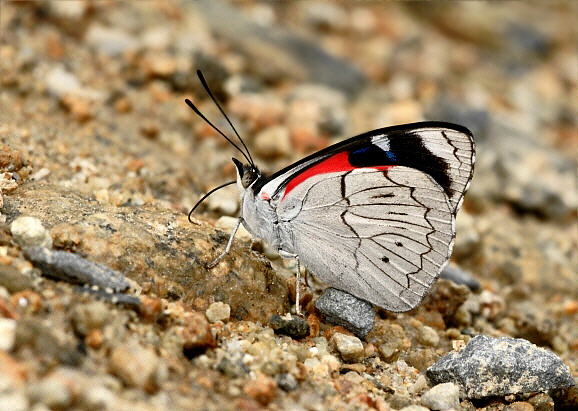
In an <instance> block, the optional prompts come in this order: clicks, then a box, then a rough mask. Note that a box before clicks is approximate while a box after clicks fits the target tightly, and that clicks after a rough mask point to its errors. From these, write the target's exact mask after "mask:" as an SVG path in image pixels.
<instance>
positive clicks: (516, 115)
mask: <svg viewBox="0 0 578 411" xmlns="http://www.w3.org/2000/svg"><path fill="white" fill-rule="evenodd" d="M1 7H2V10H1V11H2V13H1V21H0V23H1V30H2V32H1V39H2V47H1V50H0V52H1V56H0V58H1V62H2V65H1V74H2V79H1V81H2V92H1V94H0V104H1V106H2V110H1V113H0V120H1V127H0V137H1V138H2V140H3V142H4V143H6V144H9V145H11V146H12V147H18V148H19V149H20V150H22V151H23V152H24V153H25V156H26V157H27V158H28V159H30V161H31V163H33V165H34V170H30V171H29V172H28V174H30V175H29V176H28V175H23V176H21V177H26V178H28V177H29V178H31V179H34V180H42V181H47V182H52V183H57V184H59V185H61V186H64V187H67V188H70V189H71V190H74V191H78V192H82V193H88V194H90V195H92V196H93V197H94V198H96V199H97V200H98V201H101V202H104V203H110V204H114V205H117V206H120V205H142V204H145V203H151V202H156V203H158V204H163V205H164V206H166V207H169V208H171V209H174V210H177V211H180V212H186V211H187V210H188V209H190V207H191V206H192V205H193V204H194V203H195V202H196V200H197V199H198V198H199V197H200V195H202V193H204V192H205V191H206V190H208V189H210V188H211V187H213V186H215V185H216V184H218V183H222V182H224V181H228V180H230V179H231V178H233V177H234V168H233V164H232V163H231V161H230V158H231V156H233V155H234V156H237V157H239V156H240V155H239V153H237V152H235V149H234V148H233V147H231V146H230V145H229V144H228V143H227V142H226V141H225V140H224V139H223V138H222V137H221V136H219V135H218V134H217V133H216V132H214V131H213V130H212V129H211V128H210V127H209V126H208V125H207V124H206V123H204V122H203V121H202V120H201V119H200V118H198V117H197V116H196V115H195V114H194V113H193V112H192V111H191V110H190V109H189V108H188V107H187V106H186V105H185V104H184V99H185V98H190V99H192V100H193V101H194V102H195V104H197V105H198V106H199V108H200V109H201V110H202V112H204V113H205V115H206V116H207V117H208V118H209V119H211V120H212V121H213V122H214V123H215V124H217V125H218V126H219V127H220V128H221V129H222V130H223V131H224V132H225V133H227V134H229V135H232V132H231V130H230V129H229V127H228V125H227V124H226V122H225V119H224V118H223V117H222V116H221V115H220V113H219V112H218V110H217V108H216V107H215V105H214V104H213V103H212V102H211V101H210V100H209V99H208V96H207V95H206V93H205V92H204V90H203V89H202V87H201V85H200V82H199V81H198V78H197V76H196V74H195V72H196V70H197V69H201V70H202V71H203V73H204V75H205V76H206V78H207V81H208V83H209V86H210V87H211V88H212V89H213V91H214V93H215V94H216V96H217V98H218V99H219V100H220V101H221V103H222V104H223V106H224V107H225V109H226V111H227V112H228V114H229V116H230V117H231V120H232V121H233V124H235V125H236V127H237V129H238V130H239V132H240V134H241V136H243V138H244V139H245V141H246V143H247V144H248V146H249V147H250V149H251V151H252V153H253V155H254V156H255V157H256V159H257V163H258V164H259V166H260V167H261V169H262V170H263V171H265V172H274V171H275V170H278V169H279V168H280V167H283V166H285V165H288V164H290V163H291V162H293V161H295V160H297V159H299V158H301V157H302V156H304V155H306V154H309V153H311V152H313V151H316V150H318V149H321V148H323V147H325V146H327V145H328V144H331V143H333V142H336V141H339V140H342V139H345V138H348V137H351V136H353V135H356V134H359V133H362V132H365V131H367V130H370V129H374V128H377V127H383V126H388V125H394V124H400V123H407V122H414V121H420V120H425V119H429V120H444V121H450V122H455V123H458V124H461V125H465V126H467V127H469V128H470V129H471V130H472V131H473V133H474V136H475V140H476V144H477V147H478V149H477V163H476V172H475V175H474V180H473V184H472V186H471V189H470V192H469V194H468V196H467V197H466V203H465V210H464V212H462V213H460V214H462V215H463V216H462V217H461V218H460V221H459V223H463V224H462V225H463V226H464V229H463V230H464V232H463V233H462V232H460V230H459V229H458V244H457V247H456V256H459V255H460V254H463V255H465V254H468V253H470V252H471V251H472V250H473V249H475V248H476V247H474V246H472V245H471V244H470V246H464V247H462V248H460V238H469V239H470V240H468V241H470V243H471V242H472V241H473V240H472V239H474V240H475V239H476V238H477V239H478V240H479V239H480V233H481V231H480V230H489V231H491V232H494V231H499V228H500V226H501V224H498V223H497V220H496V219H498V218H499V217H497V216H495V215H492V216H489V215H488V214H485V213H490V214H491V213H498V212H497V211H496V210H500V212H499V213H498V214H497V215H499V216H501V217H500V218H504V219H506V220H509V219H510V217H511V216H515V217H520V218H532V221H533V222H536V224H541V223H544V222H554V224H555V226H556V230H562V231H563V232H564V233H565V234H564V237H565V238H566V239H567V241H570V243H571V244H572V245H575V244H576V235H577V234H576V224H575V222H576V207H577V204H578V195H577V192H576V189H577V179H576V153H577V144H578V142H577V136H576V112H577V110H576V109H577V105H578V98H577V93H576V90H577V75H578V74H577V71H578V57H577V52H576V38H577V32H576V31H577V26H576V24H575V21H576V20H575V17H576V16H577V6H576V4H575V3H573V2H548V3H547V4H546V3H543V4H536V3H531V4H528V3H523V2H500V3H486V2H464V3H451V2H450V3H448V2H443V3H434V4H432V3H405V2H403V3H401V2H400V3H395V2H393V3H364V2H361V3H355V4H353V3H348V2H342V3H333V2H331V3H330V2H295V3H289V2H253V1H248V2H224V1H218V2H211V1H199V2H168V1H147V2H109V1H103V2H88V1H67V2H60V1H52V2H51V1H38V2H37V1H34V2H26V1H19V2H2V4H1ZM237 207H238V205H237V195H236V188H235V187H234V186H232V187H228V188H227V189H223V190H222V191H220V192H218V193H216V194H215V195H214V196H213V197H211V198H210V199H209V200H208V201H207V203H206V207H205V211H208V212H211V213H212V216H213V217H217V216H219V215H223V214H226V215H235V213H236V212H237ZM472 213H473V214H478V215H480V217H482V218H479V217H476V218H472V217H471V214H472ZM505 213H506V214H505ZM507 213H511V214H507ZM484 216H487V219H486V218H484ZM559 222H564V223H563V224H559ZM568 222H571V223H570V225H568ZM468 230H469V231H468ZM566 230H568V231H566ZM468 232H469V234H468ZM478 240H476V241H478ZM464 242H465V243H467V241H466V240H464ZM509 242H510V241H509V240H508V241H506V243H509ZM472 244H474V245H475V244H478V243H476V242H475V241H474V243H472ZM466 245H467V244H466ZM509 247H511V244H508V245H507V248H509ZM541 248H542V250H543V249H544V247H541ZM546 248H548V247H546ZM551 248H553V249H558V248H559V246H558V245H552V247H551ZM570 250H571V247H568V248H564V250H563V251H560V256H559V258H561V259H562V261H563V265H566V266H567V267H572V268H573V269H575V268H576V253H575V252H573V251H570ZM503 251H505V250H503ZM553 252H554V251H553ZM568 253H570V254H568ZM570 263H571V264H570ZM489 271H492V270H489ZM522 271H523V270H522ZM571 271H574V272H573V274H575V270H571ZM548 277H550V276H548ZM574 280H575V279H573V280H572V281H574ZM544 282H545V283H547V284H548V285H549V280H544ZM566 285H568V284H566ZM562 288H564V287H562Z"/></svg>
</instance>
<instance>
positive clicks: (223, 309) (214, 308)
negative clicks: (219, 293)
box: [205, 301, 231, 323]
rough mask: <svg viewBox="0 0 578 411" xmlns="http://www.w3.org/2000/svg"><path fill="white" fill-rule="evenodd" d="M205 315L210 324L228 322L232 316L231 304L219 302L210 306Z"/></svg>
mask: <svg viewBox="0 0 578 411" xmlns="http://www.w3.org/2000/svg"><path fill="white" fill-rule="evenodd" d="M205 315H206V316H207V319H208V320H209V322H210V323H216V322H217V321H227V320H228V319H229V316H230V315H231V307H230V306H229V304H225V303H222V302H221V301H217V302H215V303H212V304H211V305H209V308H207V311H205Z"/></svg>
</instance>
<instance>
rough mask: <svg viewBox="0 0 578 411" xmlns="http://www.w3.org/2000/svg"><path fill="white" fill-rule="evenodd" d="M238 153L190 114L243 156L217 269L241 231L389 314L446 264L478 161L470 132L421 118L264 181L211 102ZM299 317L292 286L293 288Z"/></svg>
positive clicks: (410, 302)
mask: <svg viewBox="0 0 578 411" xmlns="http://www.w3.org/2000/svg"><path fill="white" fill-rule="evenodd" d="M197 75H198V76H199V79H200V80H201V83H202V84H203V86H204V88H205V90H206V91H207V93H208V94H209V96H210V97H211V98H212V100H213V101H214V103H215V104H216V105H217V107H218V108H219V110H220V111H221V113H222V114H223V115H224V116H225V118H226V120H227V121H228V123H229V125H230V126H231V128H232V129H233V130H234V132H235V134H236V135H237V137H238V138H239V140H240V141H241V144H242V146H243V149H244V150H243V149H241V148H240V147H239V146H238V145H237V144H235V143H234V142H233V141H232V140H231V139H230V138H229V137H227V136H226V135H225V134H224V133H222V132H221V131H220V130H219V129H218V128H217V127H216V126H214V125H213V124H212V123H211V122H210V121H209V120H208V119H207V118H206V117H205V116H204V115H203V114H202V113H201V112H200V111H199V110H198V109H197V107H196V106H195V105H194V104H193V103H192V102H191V101H190V100H188V99H187V100H185V101H186V103H187V104H188V105H189V107H191V108H192V109H193V110H194V111H195V113H196V114H197V115H199V116H200V117H201V118H202V119H203V120H205V121H206V122H207V123H208V124H209V125H210V126H212V127H213V128H214V129H215V130H216V131H217V132H219V133H220V134H221V135H222V136H223V137H225V138H226V139H227V140H228V141H229V142H230V143H231V144H232V145H233V146H234V147H236V148H237V149H238V150H239V151H240V152H241V153H242V155H243V157H244V158H245V160H246V163H243V162H241V161H239V160H237V159H235V158H233V162H234V164H235V168H236V173H237V178H236V180H234V181H231V182H228V183H225V184H223V185H221V186H219V187H216V188H215V189H213V190H211V191H209V192H208V193H207V194H206V195H205V196H203V197H202V198H201V200H200V201H199V202H198V203H197V205H196V206H195V207H194V208H193V209H192V210H191V212H190V213H189V219H190V216H191V214H192V212H193V211H194V210H195V208H196V207H197V206H198V205H199V204H200V203H201V202H202V201H203V200H204V199H205V198H206V197H207V196H209V195H210V194H212V193H213V192H214V191H216V190H217V189H220V188H222V187H224V186H226V185H229V184H236V185H237V188H238V189H239V196H240V202H241V204H240V210H241V212H240V217H239V219H238V221H237V224H236V226H235V228H234V230H233V233H232V235H231V237H230V240H229V242H228V244H227V246H226V248H225V250H224V252H223V253H222V254H220V255H219V257H217V259H216V260H215V261H214V262H213V263H212V264H211V265H209V267H213V266H215V265H216V264H217V263H218V262H219V261H220V260H221V259H222V258H223V257H224V256H225V255H226V254H227V253H228V252H229V250H230V248H231V244H232V241H233V238H234V236H235V233H236V232H237V230H238V228H239V226H240V225H241V224H243V226H244V227H245V228H246V229H247V231H249V233H251V235H252V236H253V237H256V238H260V239H262V240H264V241H265V242H266V243H267V244H269V245H270V246H271V247H273V248H274V249H276V250H277V251H278V253H279V255H280V256H281V257H282V258H295V259H296V260H297V281H298V283H297V284H299V273H300V265H301V264H302V265H303V266H304V267H305V268H306V269H307V271H308V272H309V273H310V274H312V275H313V276H314V277H316V278H317V279H319V280H321V281H323V282H325V283H327V284H329V285H330V286H332V287H334V288H337V289H340V290H343V291H345V292H348V293H350V294H352V295H354V296H356V297H358V298H360V299H363V300H366V301H369V302H371V303H373V304H375V305H376V306H378V307H381V308H384V309H386V310H388V311H393V312H403V311H408V310H411V309H413V308H415V307H416V306H417V305H419V303H420V302H421V301H422V299H423V298H424V296H425V295H426V294H427V292H428V290H429V289H430V287H431V286H432V284H433V283H434V282H435V280H436V279H437V277H438V276H439V274H440V273H441V271H442V269H443V267H444V266H445V265H446V263H447V262H448V260H449V258H450V256H451V252H452V248H453V244H454V238H455V220H456V214H457V212H458V210H459V209H460V207H461V205H462V203H463V199H464V195H465V192H466V190H467V189H468V188H469V186H470V183H471V180H472V176H473V170H474V162H475V144H474V139H473V135H472V133H471V132H470V131H469V130H468V129H467V128H466V127H463V126H460V125H456V124H451V123H445V122H437V121H426V122H418V123H412V124H404V125H398V126H392V127H385V128H379V129H376V130H372V131H369V132H367V133H363V134H360V135H358V136H355V137H351V138H349V139H347V140H344V141H342V142H340V143H337V144H334V145H332V146H329V147H327V148H325V149H322V150H320V151H318V152H316V153H313V154H311V155H310V156H307V157H305V158H303V159H302V160H299V161H297V162H296V163H294V164H291V165H289V166H288V167H285V168H284V169H282V170H280V171H278V172H276V173H274V174H273V175H271V176H264V175H263V174H262V173H261V172H260V171H259V169H258V168H257V166H256V165H255V162H254V161H253V158H252V157H251V154H250V152H249V150H248V148H247V146H246V145H245V143H244V142H243V140H242V139H241V137H240V136H239V134H238V133H237V131H236V130H235V128H234V127H233V125H232V123H231V121H230V120H229V118H228V117H227V116H226V114H225V112H224V111H223V109H222V108H221V106H220V105H219V103H218V102H217V100H216V99H215V97H214V96H213V94H212V92H211V90H210V89H209V87H208V85H207V83H206V81H205V79H204V77H203V75H202V73H201V72H200V71H197ZM296 289H297V296H296V301H297V304H296V312H297V314H299V294H298V293H299V286H297V287H296Z"/></svg>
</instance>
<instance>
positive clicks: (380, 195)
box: [372, 193, 395, 198]
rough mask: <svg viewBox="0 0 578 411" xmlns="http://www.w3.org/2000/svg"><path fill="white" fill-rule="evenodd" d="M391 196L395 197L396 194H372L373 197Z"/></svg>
mask: <svg viewBox="0 0 578 411" xmlns="http://www.w3.org/2000/svg"><path fill="white" fill-rule="evenodd" d="M391 197H395V195H394V194H393V193H387V194H377V195H374V196H372V198H391Z"/></svg>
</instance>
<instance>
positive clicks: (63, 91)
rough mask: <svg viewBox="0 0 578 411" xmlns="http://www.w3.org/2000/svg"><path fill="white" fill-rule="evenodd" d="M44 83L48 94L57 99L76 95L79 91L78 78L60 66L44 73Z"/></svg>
mask: <svg viewBox="0 0 578 411" xmlns="http://www.w3.org/2000/svg"><path fill="white" fill-rule="evenodd" d="M45 82H46V89H47V91H48V93H49V94H51V95H52V96H54V97H57V98H62V97H64V96H66V95H67V94H77V93H80V90H81V85H80V81H79V80H78V78H77V77H76V76H75V75H74V74H73V73H70V72H68V71H66V70H65V69H64V68H63V67H62V66H60V65H58V66H56V67H54V68H53V69H52V70H50V71H49V72H48V73H46V76H45Z"/></svg>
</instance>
